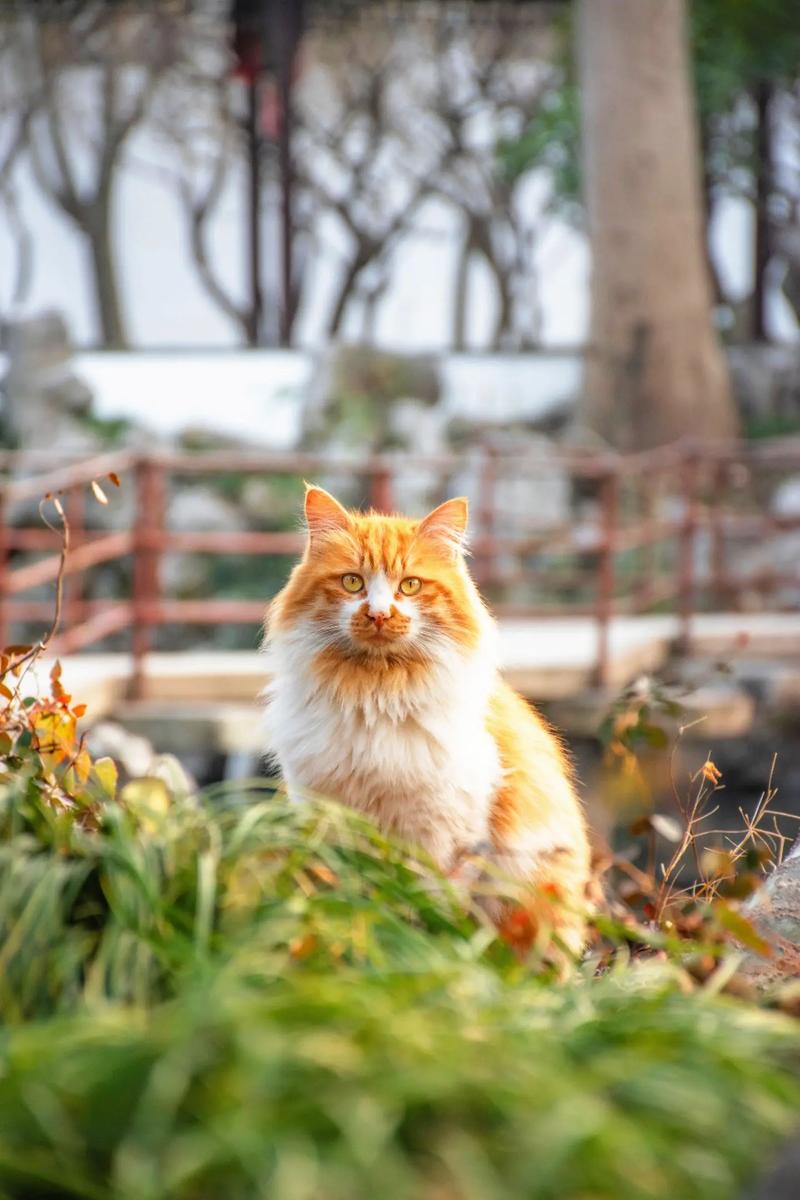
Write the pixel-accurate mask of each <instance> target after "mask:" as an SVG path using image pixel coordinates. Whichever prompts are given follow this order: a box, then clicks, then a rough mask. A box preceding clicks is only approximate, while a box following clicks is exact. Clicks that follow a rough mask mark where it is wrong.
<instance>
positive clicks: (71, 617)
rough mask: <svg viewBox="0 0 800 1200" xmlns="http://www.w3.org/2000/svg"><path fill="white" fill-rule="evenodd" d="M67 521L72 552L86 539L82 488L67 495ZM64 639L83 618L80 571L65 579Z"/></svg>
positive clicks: (72, 490) (84, 502)
mask: <svg viewBox="0 0 800 1200" xmlns="http://www.w3.org/2000/svg"><path fill="white" fill-rule="evenodd" d="M65 508H66V519H67V525H68V527H69V544H70V549H71V551H73V552H74V551H75V550H77V549H79V547H80V546H81V545H82V544H83V542H84V541H85V537H86V529H85V525H86V520H85V516H86V497H85V492H84V488H83V487H82V486H80V485H79V486H77V487H72V488H70V489H69V491H68V492H67V495H66V505H65ZM62 614H63V616H62V624H61V634H62V637H64V638H65V639H67V643H68V641H69V633H70V630H71V629H72V627H73V626H74V625H78V624H80V621H81V619H82V617H83V580H82V577H81V573H80V572H79V571H78V572H76V573H75V574H74V575H71V576H69V575H68V576H67V577H66V578H65V579H64V603H63V607H62Z"/></svg>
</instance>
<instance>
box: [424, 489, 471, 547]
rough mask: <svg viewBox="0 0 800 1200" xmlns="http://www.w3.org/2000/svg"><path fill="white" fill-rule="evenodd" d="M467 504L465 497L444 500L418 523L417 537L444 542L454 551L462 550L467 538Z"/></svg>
mask: <svg viewBox="0 0 800 1200" xmlns="http://www.w3.org/2000/svg"><path fill="white" fill-rule="evenodd" d="M468 520H469V504H468V503H467V498H466V496H458V497H457V498H456V499H455V500H445V502H444V504H440V505H439V507H438V508H435V509H434V510H433V512H429V513H428V515H427V517H423V519H422V520H421V521H420V523H419V528H418V530H417V536H418V537H419V536H422V537H429V538H433V539H435V540H437V541H442V542H446V543H447V544H448V545H450V546H451V547H452V548H453V549H454V550H463V549H464V543H465V542H466V538H467V521H468Z"/></svg>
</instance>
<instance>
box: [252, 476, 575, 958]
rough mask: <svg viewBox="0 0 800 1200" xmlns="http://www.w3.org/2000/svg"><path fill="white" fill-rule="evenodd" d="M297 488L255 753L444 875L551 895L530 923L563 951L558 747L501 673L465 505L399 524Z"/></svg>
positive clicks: (567, 927)
mask: <svg viewBox="0 0 800 1200" xmlns="http://www.w3.org/2000/svg"><path fill="white" fill-rule="evenodd" d="M306 487H307V490H306V497H305V517H306V525H307V531H308V536H307V543H306V547H305V552H304V554H303V557H302V559H301V561H300V562H299V563H298V564H297V565H296V566H295V567H294V569H293V571H292V573H291V576H290V578H289V581H288V583H287V584H286V586H285V587H284V588H283V590H282V591H281V592H280V593H279V594H278V595H277V596H276V597H275V599H274V601H273V603H272V605H271V608H270V612H269V615H268V619H267V632H266V637H265V648H266V652H267V662H268V669H269V672H270V683H269V684H268V686H267V689H266V693H265V698H266V730H267V740H268V747H269V751H270V753H271V754H273V755H274V756H275V757H276V758H277V761H278V764H279V766H280V769H281V772H282V775H283V778H284V781H285V783H286V786H287V789H288V791H289V793H290V795H291V794H302V793H306V792H313V793H317V794H322V795H325V796H329V797H333V798H335V799H338V800H339V801H341V802H343V803H345V804H348V805H350V806H351V807H353V808H355V809H358V810H360V811H361V812H363V813H365V814H366V815H368V816H369V817H370V818H371V819H372V820H373V822H374V823H375V824H377V825H378V826H379V827H380V828H381V829H382V830H383V831H384V832H386V833H388V834H394V835H397V836H399V837H400V838H402V839H403V840H405V841H407V842H413V843H415V844H417V845H418V846H420V847H422V848H423V849H424V850H425V851H427V852H428V854H429V855H430V856H431V858H432V859H433V860H434V861H435V862H436V863H437V864H438V866H439V867H440V868H441V869H442V870H443V871H444V872H447V873H450V874H452V875H454V876H456V877H457V876H458V874H459V871H460V869H461V864H463V863H465V862H470V861H471V859H470V856H471V855H473V854H474V853H480V854H483V855H484V856H486V857H488V858H490V859H491V860H492V862H493V863H494V864H496V869H497V871H498V872H499V873H503V874H505V875H506V876H507V877H512V878H514V879H515V880H517V881H519V882H521V883H522V884H523V885H530V886H531V890H530V896H531V901H530V904H529V905H528V906H527V909H526V911H528V912H530V913H537V912H538V914H539V915H538V916H537V917H536V920H537V922H538V921H539V917H541V915H542V911H543V910H542V903H543V901H542V897H543V896H544V897H547V896H550V897H553V896H555V897H556V900H555V902H553V903H550V904H549V906H548V909H547V914H548V915H547V920H548V921H549V922H550V925H551V926H552V927H553V928H554V929H555V930H556V932H557V933H558V935H559V937H560V939H561V940H562V942H563V943H564V944H566V946H567V947H568V948H569V949H570V950H571V951H572V952H574V953H578V952H579V951H580V949H581V947H582V945H583V941H584V917H583V912H584V909H585V899H584V897H585V892H586V887H587V883H588V879H589V845H588V839H587V832H586V825H585V822H584V817H583V813H582V810H581V806H580V803H579V800H578V798H577V796H576V792H575V787H574V784H573V779H572V772H571V767H570V763H569V760H568V758H567V755H566V754H565V751H564V749H563V747H562V745H561V743H560V741H559V740H558V738H557V737H556V735H555V734H554V733H553V732H552V731H551V730H550V728H549V727H548V726H547V725H546V724H545V722H544V720H543V719H542V718H541V717H540V716H539V714H538V713H537V712H536V711H535V710H534V709H533V708H532V707H530V706H529V705H528V704H527V703H526V701H525V700H523V699H522V697H521V696H519V695H518V694H517V693H516V692H514V691H513V690H512V689H511V688H510V687H509V686H508V684H507V683H505V682H504V681H503V680H502V679H501V678H500V675H499V672H498V669H497V649H496V628H495V624H494V621H493V620H492V618H491V616H490V614H489V612H488V609H487V608H486V606H485V604H484V603H483V601H482V599H481V597H480V595H479V593H478V590H477V588H476V586H475V584H474V582H473V580H472V578H471V576H470V574H469V571H468V569H467V564H466V561H465V549H466V544H465V543H466V531H467V519H468V511H467V501H466V500H465V499H463V498H459V499H453V500H448V501H446V502H445V503H444V504H441V505H440V506H439V507H438V508H435V509H434V510H433V512H431V513H429V514H428V515H427V516H426V517H425V518H424V519H422V520H410V519H408V518H405V517H400V516H382V515H379V514H377V513H372V512H370V513H366V514H363V513H359V512H349V511H348V510H346V509H345V508H343V507H342V505H340V504H339V502H338V501H337V500H335V499H334V498H333V496H331V495H329V494H328V492H326V491H324V490H323V489H322V488H319V487H314V486H310V485H306ZM534 897H536V898H535V899H534ZM493 916H494V917H495V919H499V914H498V913H497V912H495V913H493Z"/></svg>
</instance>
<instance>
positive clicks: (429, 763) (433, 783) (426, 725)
mask: <svg viewBox="0 0 800 1200" xmlns="http://www.w3.org/2000/svg"><path fill="white" fill-rule="evenodd" d="M308 650H309V647H308V640H307V638H304V637H303V636H302V631H300V632H297V633H295V632H293V633H292V634H288V635H285V636H284V637H283V638H281V639H278V640H276V641H274V642H272V643H271V645H270V647H269V651H268V655H269V660H270V667H271V671H272V681H271V683H270V685H269V687H268V689H267V693H266V698H267V713H266V729H267V749H268V751H269V752H270V753H272V754H274V755H275V756H276V758H277V759H278V762H279V764H280V767H281V771H282V773H283V776H284V779H285V780H286V783H287V785H288V787H289V788H290V790H292V791H295V792H299V791H303V790H308V791H314V792H317V793H321V794H324V795H328V796H333V797H335V798H336V799H338V800H340V801H342V802H343V803H346V804H349V805H351V806H352V807H353V808H356V809H359V810H360V811H362V812H364V813H366V814H368V815H369V816H370V817H371V818H372V819H373V820H374V821H375V822H376V824H378V825H379V826H380V827H381V828H382V829H384V830H385V831H386V832H393V833H395V834H397V835H398V836H400V837H401V838H403V839H405V840H407V841H409V842H413V843H415V844H417V845H420V846H422V847H423V848H424V849H425V850H427V851H428V853H429V854H430V855H431V856H432V857H433V858H434V859H435V860H436V861H437V862H438V863H439V864H440V865H441V866H442V867H443V868H445V869H447V868H448V867H449V866H451V865H452V862H453V859H454V856H455V855H456V853H457V852H458V851H459V850H461V849H468V848H471V847H472V846H474V845H476V844H477V843H479V842H482V841H486V840H487V838H488V834H489V812H490V807H491V800H492V796H493V794H494V792H495V790H496V788H497V786H498V784H499V782H500V778H501V768H500V763H499V759H498V754H497V748H496V746H495V743H494V741H493V739H492V737H491V736H490V734H489V733H488V731H487V729H486V710H487V705H488V701H489V696H490V693H491V688H492V686H493V680H494V668H493V664H492V663H491V662H490V661H487V658H486V655H485V654H484V655H481V654H474V655H470V656H466V655H461V654H457V653H455V652H452V653H450V654H447V655H443V656H442V661H441V662H440V663H438V665H437V666H436V667H435V668H433V669H432V671H431V673H430V676H429V677H427V678H426V680H425V684H424V686H418V687H417V688H416V689H415V690H414V691H413V692H410V693H408V694H404V695H403V696H401V697H397V696H395V697H390V696H385V695H382V693H381V685H380V671H379V668H377V667H376V680H375V689H374V692H373V693H371V694H370V696H369V697H368V698H367V700H366V701H364V702H363V703H360V704H347V703H342V701H341V700H339V699H337V698H334V697H332V696H331V695H330V694H329V692H328V691H327V689H325V688H324V687H322V686H321V685H320V683H319V681H318V679H317V678H316V677H315V676H314V673H313V671H312V670H311V669H310V666H309V664H310V657H309V653H308Z"/></svg>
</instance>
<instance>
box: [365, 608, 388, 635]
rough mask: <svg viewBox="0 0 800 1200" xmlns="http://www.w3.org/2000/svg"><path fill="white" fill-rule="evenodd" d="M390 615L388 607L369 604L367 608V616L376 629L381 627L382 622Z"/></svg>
mask: <svg viewBox="0 0 800 1200" xmlns="http://www.w3.org/2000/svg"><path fill="white" fill-rule="evenodd" d="M391 615H392V614H391V611H390V610H389V609H388V608H379V607H377V606H376V605H372V604H370V606H369V608H368V609H367V616H368V617H369V619H370V621H372V623H373V624H374V626H375V628H376V629H381V628H382V627H383V624H384V622H386V621H388V620H389V617H390V616H391Z"/></svg>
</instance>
